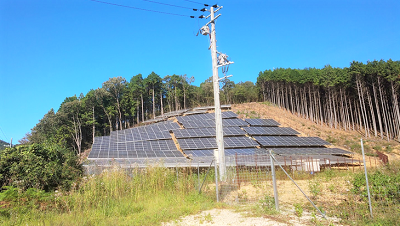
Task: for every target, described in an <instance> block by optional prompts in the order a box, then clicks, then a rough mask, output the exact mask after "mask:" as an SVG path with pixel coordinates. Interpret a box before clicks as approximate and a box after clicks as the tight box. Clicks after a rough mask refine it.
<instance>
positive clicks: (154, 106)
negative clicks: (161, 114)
mask: <svg viewBox="0 0 400 226" xmlns="http://www.w3.org/2000/svg"><path fill="white" fill-rule="evenodd" d="M152 97H153V119H155V118H156V102H155V101H154V86H153V93H152Z"/></svg>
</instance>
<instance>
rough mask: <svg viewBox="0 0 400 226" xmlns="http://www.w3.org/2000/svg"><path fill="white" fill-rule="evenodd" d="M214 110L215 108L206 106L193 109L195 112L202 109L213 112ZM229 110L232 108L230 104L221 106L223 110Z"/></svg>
mask: <svg viewBox="0 0 400 226" xmlns="http://www.w3.org/2000/svg"><path fill="white" fill-rule="evenodd" d="M214 108H215V106H205V107H195V108H193V110H202V109H206V110H212V109H214ZM228 108H231V105H230V104H225V105H221V109H228Z"/></svg>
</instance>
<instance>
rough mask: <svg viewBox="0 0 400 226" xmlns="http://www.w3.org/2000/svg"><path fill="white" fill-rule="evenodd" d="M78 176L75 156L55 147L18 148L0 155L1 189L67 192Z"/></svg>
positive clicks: (78, 168) (78, 167) (33, 145)
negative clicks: (2, 187) (5, 187)
mask: <svg viewBox="0 0 400 226" xmlns="http://www.w3.org/2000/svg"><path fill="white" fill-rule="evenodd" d="M81 175H82V166H81V165H80V164H79V161H78V158H77V156H76V155H74V154H73V153H71V152H70V151H69V150H67V149H65V148H62V147H60V146H57V145H51V146H49V145H41V144H32V145H19V146H17V147H13V148H7V149H5V150H4V151H3V152H1V153H0V186H14V187H18V188H21V189H24V190H26V189H28V188H37V189H42V190H46V191H51V190H54V189H58V188H61V189H65V190H68V189H69V188H70V187H71V185H72V183H73V182H74V181H75V180H76V179H77V178H79V177H80V176H81Z"/></svg>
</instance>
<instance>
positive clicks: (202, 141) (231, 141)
mask: <svg viewBox="0 0 400 226" xmlns="http://www.w3.org/2000/svg"><path fill="white" fill-rule="evenodd" d="M178 143H179V146H180V148H181V149H182V150H196V149H215V148H218V146H217V141H216V139H215V138H188V139H178ZM224 146H225V148H251V147H257V146H258V144H257V142H255V141H254V140H253V139H251V138H249V137H245V136H243V137H224Z"/></svg>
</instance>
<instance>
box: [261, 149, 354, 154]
mask: <svg viewBox="0 0 400 226" xmlns="http://www.w3.org/2000/svg"><path fill="white" fill-rule="evenodd" d="M270 149H271V150H273V153H275V154H277V155H351V154H353V153H351V152H349V151H345V150H342V149H340V148H270ZM264 150H265V152H266V153H267V152H268V151H267V150H266V149H264Z"/></svg>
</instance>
